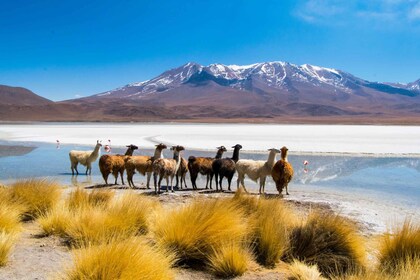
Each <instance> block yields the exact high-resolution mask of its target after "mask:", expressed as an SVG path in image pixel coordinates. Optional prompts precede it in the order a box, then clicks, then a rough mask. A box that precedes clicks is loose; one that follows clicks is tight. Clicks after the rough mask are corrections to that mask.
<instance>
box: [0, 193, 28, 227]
mask: <svg viewBox="0 0 420 280" xmlns="http://www.w3.org/2000/svg"><path fill="white" fill-rule="evenodd" d="M22 212H24V210H23V208H22V207H21V206H20V205H19V204H12V203H8V202H7V201H4V200H2V201H0V231H3V232H5V233H16V232H18V231H20V230H21V228H22V226H21V224H20V220H21V215H22Z"/></svg>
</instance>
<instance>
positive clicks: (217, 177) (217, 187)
mask: <svg viewBox="0 0 420 280" xmlns="http://www.w3.org/2000/svg"><path fill="white" fill-rule="evenodd" d="M218 180H219V174H217V173H215V174H214V181H215V183H216V191H218V190H219V185H218V184H219V182H218Z"/></svg>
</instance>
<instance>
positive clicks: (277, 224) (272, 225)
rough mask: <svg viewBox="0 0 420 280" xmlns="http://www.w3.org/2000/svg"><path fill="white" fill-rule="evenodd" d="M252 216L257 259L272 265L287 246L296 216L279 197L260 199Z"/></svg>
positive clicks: (295, 222) (278, 259)
mask: <svg viewBox="0 0 420 280" xmlns="http://www.w3.org/2000/svg"><path fill="white" fill-rule="evenodd" d="M253 217H254V219H255V229H254V238H253V243H254V246H253V247H254V249H255V253H256V256H257V261H258V262H259V263H261V264H263V265H265V266H269V267H273V266H274V265H275V264H276V263H277V262H278V261H280V257H281V256H282V255H284V253H285V252H286V250H287V248H288V246H289V235H290V232H291V230H292V227H293V226H295V225H296V224H297V218H296V216H295V215H294V214H293V212H292V211H291V210H290V209H289V208H288V207H286V206H285V204H284V202H283V201H282V200H279V199H268V200H267V199H260V201H259V203H258V206H257V209H256V211H255V213H254V216H253Z"/></svg>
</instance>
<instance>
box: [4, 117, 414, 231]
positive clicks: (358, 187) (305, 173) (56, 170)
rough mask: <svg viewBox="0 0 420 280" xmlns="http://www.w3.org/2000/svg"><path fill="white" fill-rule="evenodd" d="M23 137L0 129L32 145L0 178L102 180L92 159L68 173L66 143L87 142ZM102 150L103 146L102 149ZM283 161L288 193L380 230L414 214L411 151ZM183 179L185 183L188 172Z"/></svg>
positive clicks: (251, 155) (9, 161)
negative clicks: (290, 174) (89, 165)
mask: <svg viewBox="0 0 420 280" xmlns="http://www.w3.org/2000/svg"><path fill="white" fill-rule="evenodd" d="M177 126H178V125H177ZM190 128H191V126H188V125H186V129H187V130H188V129H190ZM52 132H54V129H53V130H52ZM0 133H1V126H0ZM54 133H56V132H54ZM0 136H1V135H0ZM146 136H147V135H145V136H144V137H146ZM19 137H23V136H19ZM75 137H76V138H77V136H75ZM165 137H168V136H167V135H163V136H162V138H165ZM0 138H1V137H0ZM27 138H28V137H27V136H26V137H23V139H24V141H20V140H19V139H18V138H15V139H13V141H9V140H8V139H10V135H8V136H5V134H4V132H3V140H0V145H18V146H19V145H23V146H31V147H35V149H34V150H32V151H31V152H29V153H27V154H24V155H20V156H5V157H0V182H1V183H4V184H9V183H11V182H13V181H15V180H16V179H21V178H33V177H43V178H44V177H48V178H52V179H55V180H58V181H60V182H62V183H63V184H64V185H68V186H77V185H80V184H81V185H86V184H92V185H93V184H103V179H102V177H101V175H100V172H99V169H98V162H97V161H96V162H95V163H94V164H93V169H92V176H86V175H79V176H72V175H71V170H70V162H69V157H68V153H69V151H70V150H72V149H77V150H91V149H92V145H84V144H61V145H60V146H59V148H57V145H56V144H55V143H52V141H51V143H45V142H28V141H26V140H27ZM114 138H115V137H114ZM186 139H188V137H186ZM76 140H77V139H76ZM188 140H191V139H188ZM255 141H257V140H255ZM330 141H332V140H330ZM80 142H83V141H80ZM232 142H233V141H232ZM126 144H129V143H126ZM134 144H136V143H134ZM222 144H223V143H222ZM219 145H220V144H219ZM395 145H396V144H395ZM419 145H420V143H419ZM139 146H140V145H139ZM254 146H258V144H254ZM231 151H232V149H230V148H229V147H228V152H227V153H225V156H228V157H230V156H231V154H232V152H231ZM112 152H113V153H124V152H125V149H124V148H122V147H120V148H117V147H116V146H113V149H112ZM103 153H105V152H104V151H103V150H102V154H103ZM135 154H138V155H140V154H142V155H152V154H153V149H151V148H149V149H144V148H142V147H141V146H140V150H139V151H135ZM267 154H268V152H267V153H265V152H261V151H260V152H249V151H245V152H241V154H240V158H247V159H256V160H265V159H266V158H267ZM0 155H1V152H0ZM164 155H165V157H172V154H171V153H170V151H169V150H166V151H164ZM190 155H194V156H211V157H213V156H214V155H215V150H214V151H203V150H194V149H187V150H186V151H185V152H184V154H183V156H184V157H185V158H188V156H190ZM305 160H306V161H308V162H309V164H308V165H307V166H306V167H305V166H304V165H303V162H304V161H305ZM289 161H290V162H291V164H292V165H293V166H294V169H295V176H294V178H293V181H292V182H291V184H290V185H289V192H290V196H289V198H291V199H297V200H302V201H312V202H326V203H329V204H330V205H333V206H335V207H336V208H337V209H339V210H340V211H341V212H343V213H344V214H346V215H349V216H357V217H362V216H364V215H366V217H364V218H363V219H364V220H365V221H368V223H371V224H372V225H373V226H376V227H377V228H378V230H380V231H381V230H384V228H385V227H386V226H388V225H389V223H388V222H389V220H388V221H386V219H391V220H401V219H402V217H403V216H404V217H405V216H412V217H414V219H415V220H416V219H418V218H419V215H418V213H419V212H418V211H419V210H420V158H419V157H418V155H417V154H413V155H410V154H408V155H407V154H405V155H393V156H383V154H381V155H365V154H362V153H360V154H357V155H351V154H344V153H341V154H340V153H334V154H325V153H323V154H307V153H300V152H292V153H291V154H290V155H289ZM84 171H85V167H84V166H80V165H79V172H80V173H81V174H83V173H84ZM111 176H112V175H111ZM200 177H201V179H200V181H199V182H198V183H199V187H200V185H201V186H202V187H204V185H205V180H204V178H203V177H202V176H200ZM112 181H113V180H112V179H111V182H112ZM134 181H135V183H136V184H139V183H144V182H145V178H144V177H143V176H141V175H139V174H136V175H135V176H134ZM187 184H188V186H189V187H191V183H190V180H189V176H188V175H187ZM245 184H246V186H247V189H248V190H251V191H253V192H258V185H257V184H256V183H255V182H252V181H250V180H246V181H245ZM226 187H227V182H226V181H224V188H226ZM232 187H233V190H235V189H236V177H234V180H233V181H232ZM266 192H268V193H276V189H275V185H274V183H273V181H272V180H271V179H269V180H268V182H267V185H266ZM381 215H382V217H380V216H381ZM390 216H391V218H390Z"/></svg>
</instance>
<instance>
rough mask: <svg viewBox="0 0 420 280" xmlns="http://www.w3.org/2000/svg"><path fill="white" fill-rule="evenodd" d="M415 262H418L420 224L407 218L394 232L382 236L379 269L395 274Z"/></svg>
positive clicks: (419, 260)
mask: <svg viewBox="0 0 420 280" xmlns="http://www.w3.org/2000/svg"><path fill="white" fill-rule="evenodd" d="M415 262H417V263H419V262H420V226H415V225H413V224H412V223H411V222H410V221H408V220H407V221H406V222H404V224H403V226H402V228H401V229H397V230H396V232H395V234H390V233H388V234H385V236H384V237H383V239H382V242H381V245H380V250H379V263H380V269H381V270H384V271H386V272H389V273H393V274H395V273H398V271H399V269H401V268H405V267H406V266H408V267H410V264H411V263H415Z"/></svg>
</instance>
